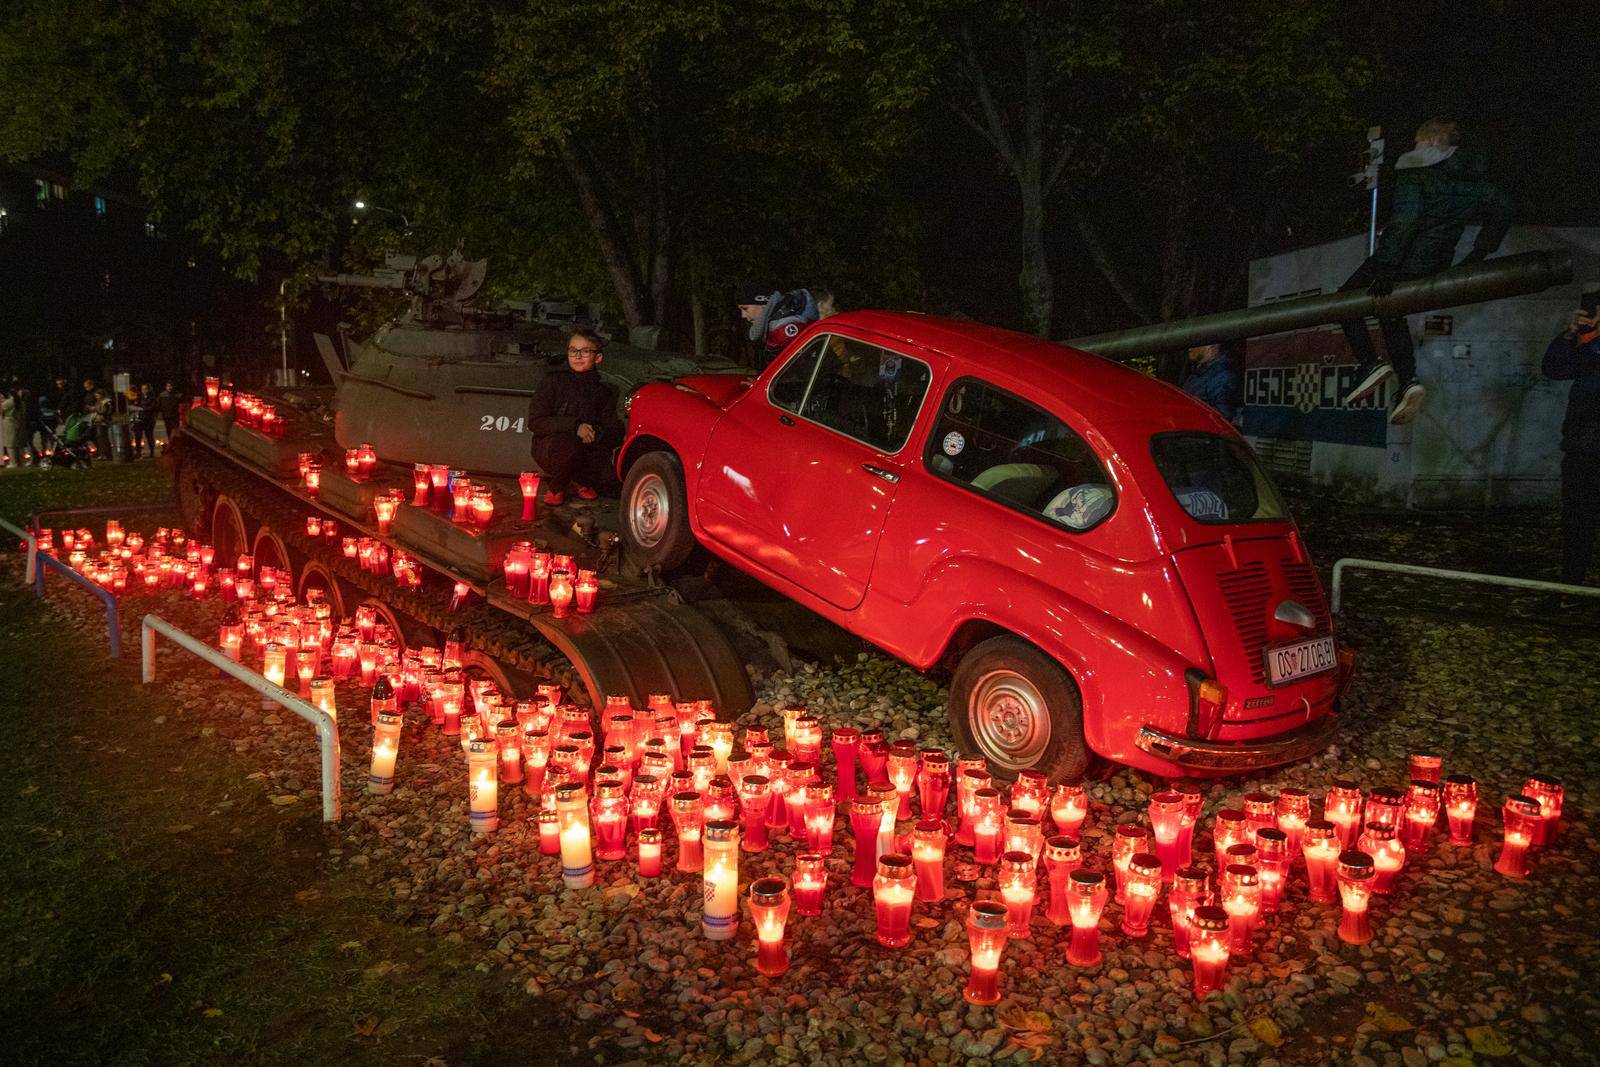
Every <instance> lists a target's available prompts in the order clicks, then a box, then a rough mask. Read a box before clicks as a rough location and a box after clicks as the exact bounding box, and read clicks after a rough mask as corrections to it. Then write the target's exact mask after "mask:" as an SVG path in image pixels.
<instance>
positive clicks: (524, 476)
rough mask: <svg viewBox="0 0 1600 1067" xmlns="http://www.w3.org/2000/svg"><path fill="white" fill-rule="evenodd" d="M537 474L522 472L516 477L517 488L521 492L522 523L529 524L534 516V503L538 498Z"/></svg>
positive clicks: (534, 472)
mask: <svg viewBox="0 0 1600 1067" xmlns="http://www.w3.org/2000/svg"><path fill="white" fill-rule="evenodd" d="M539 480H540V479H539V474H538V473H537V472H536V471H523V472H522V473H521V474H519V475H517V486H518V488H520V489H521V490H522V521H523V522H531V521H532V520H533V518H534V516H535V511H534V507H535V502H536V501H537V500H538V498H539Z"/></svg>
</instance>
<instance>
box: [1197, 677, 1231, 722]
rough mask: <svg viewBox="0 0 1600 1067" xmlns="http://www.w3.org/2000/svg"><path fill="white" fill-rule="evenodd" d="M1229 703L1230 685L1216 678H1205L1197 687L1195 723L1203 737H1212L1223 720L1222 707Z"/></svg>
mask: <svg viewBox="0 0 1600 1067" xmlns="http://www.w3.org/2000/svg"><path fill="white" fill-rule="evenodd" d="M1227 705H1228V687H1227V686H1225V685H1223V684H1222V683H1221V682H1219V681H1217V680H1216V679H1214V678H1206V679H1203V680H1202V681H1201V682H1200V684H1199V685H1198V686H1196V687H1195V693H1194V710H1195V725H1196V726H1198V727H1199V730H1200V736H1201V737H1210V736H1211V735H1212V733H1213V732H1215V730H1216V728H1217V724H1218V723H1220V722H1221V721H1222V709H1223V708H1225V707H1227Z"/></svg>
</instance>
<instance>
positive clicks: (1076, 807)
mask: <svg viewBox="0 0 1600 1067" xmlns="http://www.w3.org/2000/svg"><path fill="white" fill-rule="evenodd" d="M1088 814H1089V794H1088V793H1087V792H1086V791H1085V790H1084V788H1083V786H1081V785H1073V784H1067V785H1058V786H1056V791H1055V792H1054V793H1053V794H1052V795H1051V797H1050V819H1051V821H1053V822H1054V823H1055V824H1056V832H1057V833H1060V834H1064V835H1066V836H1067V837H1070V838H1072V839H1073V840H1074V841H1076V840H1078V838H1079V837H1080V836H1081V834H1082V831H1083V819H1084V816H1086V815H1088Z"/></svg>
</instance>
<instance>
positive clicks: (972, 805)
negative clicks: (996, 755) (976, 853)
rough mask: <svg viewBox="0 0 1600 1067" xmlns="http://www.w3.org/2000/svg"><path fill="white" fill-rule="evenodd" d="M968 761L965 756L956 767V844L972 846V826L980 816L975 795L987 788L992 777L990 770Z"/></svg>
mask: <svg viewBox="0 0 1600 1067" xmlns="http://www.w3.org/2000/svg"><path fill="white" fill-rule="evenodd" d="M968 763H969V760H968V759H967V758H963V759H962V760H961V761H960V764H958V765H957V768H956V782H955V785H956V815H957V817H958V821H957V823H956V844H958V845H966V846H967V847H968V848H971V847H972V846H973V844H974V840H975V839H974V838H973V835H972V827H973V824H974V823H975V822H976V821H977V818H978V803H977V801H976V800H975V799H974V795H975V794H976V793H977V792H978V790H980V789H987V788H988V787H989V783H990V782H991V781H992V779H991V778H990V777H989V772H988V771H986V770H984V769H983V768H982V767H973V766H970V765H967V764H968Z"/></svg>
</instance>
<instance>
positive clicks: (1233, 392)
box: [1183, 345, 1239, 422]
mask: <svg viewBox="0 0 1600 1067" xmlns="http://www.w3.org/2000/svg"><path fill="white" fill-rule="evenodd" d="M1189 364H1190V368H1191V369H1190V371H1189V376H1188V377H1187V378H1185V379H1184V381H1183V391H1184V392H1186V393H1188V394H1189V395H1190V396H1192V397H1194V398H1195V399H1196V400H1199V401H1201V402H1202V403H1205V404H1210V405H1211V406H1212V407H1214V408H1216V409H1217V413H1218V414H1220V415H1221V416H1222V417H1223V418H1225V419H1227V420H1228V421H1229V422H1232V421H1233V420H1234V417H1235V416H1236V415H1238V413H1239V371H1238V368H1236V367H1235V366H1234V365H1233V360H1232V359H1230V358H1229V356H1228V353H1227V352H1226V351H1224V350H1223V347H1222V346H1221V345H1198V346H1196V347H1195V348H1191V349H1189Z"/></svg>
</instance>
